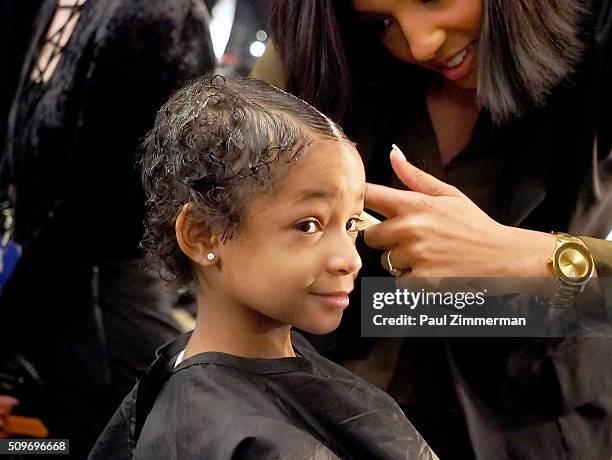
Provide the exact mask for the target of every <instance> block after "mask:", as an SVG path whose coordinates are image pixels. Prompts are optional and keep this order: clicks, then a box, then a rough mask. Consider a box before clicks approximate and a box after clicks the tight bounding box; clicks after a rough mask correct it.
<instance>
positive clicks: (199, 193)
mask: <svg viewBox="0 0 612 460" xmlns="http://www.w3.org/2000/svg"><path fill="white" fill-rule="evenodd" d="M321 137H324V138H333V139H338V140H343V141H346V140H347V139H346V136H345V135H344V134H343V133H342V131H341V129H340V128H339V127H338V126H337V125H336V124H334V123H333V122H332V121H330V120H329V118H327V117H326V116H325V115H323V114H322V113H321V112H319V111H318V110H316V109H315V108H313V107H312V106H310V105H309V104H307V103H305V102H304V101H302V100H301V99H299V98H297V97H295V96H292V95H290V94H288V93H286V92H284V91H282V90H279V89H277V88H275V87H273V86H270V85H268V84H266V83H264V82H262V81H259V80H255V79H246V78H236V79H225V78H223V77H221V76H210V75H207V76H204V77H201V78H198V79H196V80H194V81H192V82H191V83H189V84H188V85H187V86H185V87H184V88H182V89H180V90H179V91H177V92H176V93H175V94H174V95H173V96H172V97H171V98H170V100H169V101H168V102H166V103H165V104H164V105H163V106H162V108H161V109H160V110H159V112H158V114H157V118H156V120H155V125H154V127H153V129H152V130H151V131H150V132H149V133H148V134H147V136H146V138H145V141H144V145H143V156H142V159H141V163H142V181H143V186H144V190H145V193H146V196H147V217H146V221H145V237H144V239H143V242H142V246H143V247H144V248H145V249H146V250H147V252H148V254H149V256H150V257H151V258H152V259H153V260H154V261H156V262H158V263H159V266H160V271H161V273H162V276H163V277H164V278H165V279H166V280H168V281H176V282H178V283H181V284H186V283H188V282H190V281H191V280H192V273H191V267H190V262H189V259H188V258H187V256H185V254H183V252H182V251H181V249H180V248H179V246H178V243H177V241H176V236H175V229H174V226H175V222H176V218H177V216H178V214H179V212H180V210H181V208H182V207H183V205H184V204H186V203H190V204H191V207H190V217H191V218H192V219H195V220H196V221H197V220H204V219H205V220H206V223H207V225H209V226H210V228H211V229H212V230H213V231H215V232H216V233H219V234H221V235H222V239H223V240H226V239H228V238H232V237H233V236H234V234H235V233H236V231H238V230H239V229H240V226H241V225H242V223H243V222H242V219H241V218H242V217H243V216H244V209H245V206H246V205H247V204H248V200H249V198H250V197H252V196H253V195H254V193H256V192H266V191H270V190H271V187H272V185H273V177H272V175H271V174H270V172H271V167H273V165H274V163H278V162H279V161H280V160H281V158H282V157H286V158H285V160H286V162H287V163H291V162H293V161H296V160H297V159H298V157H299V155H300V154H301V152H303V151H304V149H305V148H306V147H307V146H308V145H309V144H310V143H312V142H313V141H314V140H315V139H317V138H321ZM287 153H289V155H287Z"/></svg>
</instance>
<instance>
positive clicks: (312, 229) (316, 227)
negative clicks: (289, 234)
mask: <svg viewBox="0 0 612 460" xmlns="http://www.w3.org/2000/svg"><path fill="white" fill-rule="evenodd" d="M295 228H296V230H298V231H300V232H302V233H307V234H309V235H311V234H313V233H316V232H318V231H320V230H321V223H320V222H319V221H318V220H316V219H311V220H304V221H302V222H299V223H297V224H296V225H295Z"/></svg>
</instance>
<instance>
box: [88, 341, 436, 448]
mask: <svg viewBox="0 0 612 460" xmlns="http://www.w3.org/2000/svg"><path fill="white" fill-rule="evenodd" d="M188 337H189V336H188V335H183V336H181V337H179V338H178V339H176V340H174V341H173V342H170V343H169V344H168V345H165V346H164V347H162V348H161V349H160V350H158V357H157V359H156V361H155V362H154V363H153V364H152V365H151V367H150V368H149V370H148V371H147V372H146V374H145V375H144V376H143V378H142V379H141V380H140V381H139V382H138V383H137V385H136V386H135V387H134V389H133V390H132V392H131V393H130V394H129V395H128V396H127V397H126V398H125V400H124V401H123V403H122V405H121V406H120V408H119V409H118V410H117V412H116V413H115V415H114V416H113V418H112V419H111V421H110V422H109V424H108V425H107V427H106V429H105V430H104V432H103V433H102V435H101V436H100V438H99V439H98V442H97V443H96V446H95V447H94V449H93V450H92V452H91V453H90V455H89V459H90V460H98V459H113V460H121V459H129V458H134V459H146V460H154V459H163V460H170V459H185V460H186V459H219V460H221V459H239V458H240V459H249V458H252V459H265V458H283V459H335V458H360V459H364V458H377V459H394V460H396V459H417V460H419V459H436V458H437V457H436V456H435V454H434V453H433V452H432V451H431V450H430V448H429V447H428V446H427V444H426V443H425V441H424V440H423V438H421V436H420V435H419V434H418V433H417V431H416V430H415V429H414V428H413V426H412V425H411V424H410V422H409V421H408V420H407V419H406V418H405V417H404V415H403V413H402V411H401V410H400V408H399V407H398V406H397V405H396V404H395V402H394V401H393V400H392V399H391V398H390V397H389V396H388V395H387V394H386V393H384V392H382V391H380V390H379V389H377V388H375V387H373V386H372V385H370V384H368V383H366V382H365V381H364V380H362V379H360V378H359V377H357V376H355V375H354V374H352V373H350V372H349V371H347V370H346V369H344V368H342V367H340V366H338V365H336V364H334V363H332V362H331V361H329V360H327V359H325V358H323V357H322V356H320V355H319V354H318V353H317V352H316V351H314V349H313V348H312V347H311V346H310V345H309V344H308V342H307V341H306V340H305V339H304V338H303V337H301V336H300V335H299V334H297V333H293V334H292V339H293V347H294V349H295V351H296V354H297V355H299V357H297V358H281V359H274V360H268V359H252V358H241V357H237V356H233V355H228V354H224V353H212V352H207V353H201V354H199V355H196V356H194V357H192V358H189V359H187V360H185V361H183V362H182V363H181V364H180V365H179V366H177V367H176V369H173V365H174V362H175V361H176V356H177V354H178V353H179V352H180V350H182V349H183V348H184V347H185V345H186V343H187V340H188Z"/></svg>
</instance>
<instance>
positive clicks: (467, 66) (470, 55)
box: [436, 42, 476, 80]
mask: <svg viewBox="0 0 612 460" xmlns="http://www.w3.org/2000/svg"><path fill="white" fill-rule="evenodd" d="M475 43H476V42H472V43H470V44H469V45H468V46H467V47H466V48H465V51H466V52H467V53H466V55H465V57H464V58H463V61H461V63H460V64H459V65H457V66H455V67H448V66H445V65H441V66H436V69H437V70H438V72H440V73H441V74H442V76H444V78H446V79H447V80H461V79H462V78H465V77H467V76H468V75H469V74H470V73H471V71H472V67H473V65H474V56H475V54H476V53H475V50H476V47H475V46H474V45H475ZM461 52H462V51H460V52H459V53H461ZM459 53H457V54H456V55H458V54H459ZM456 55H455V56H456Z"/></svg>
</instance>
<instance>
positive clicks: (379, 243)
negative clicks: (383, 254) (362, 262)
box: [363, 217, 412, 249]
mask: <svg viewBox="0 0 612 460" xmlns="http://www.w3.org/2000/svg"><path fill="white" fill-rule="evenodd" d="M411 239H412V234H411V232H410V223H409V219H408V218H400V217H395V218H392V219H387V220H385V221H383V222H381V223H380V224H377V225H372V226H371V227H368V228H367V229H366V230H365V231H364V232H363V240H364V242H365V244H367V245H368V246H370V247H371V248H374V249H389V248H392V247H395V246H397V245H399V244H404V243H406V242H409V241H410V240H411Z"/></svg>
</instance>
